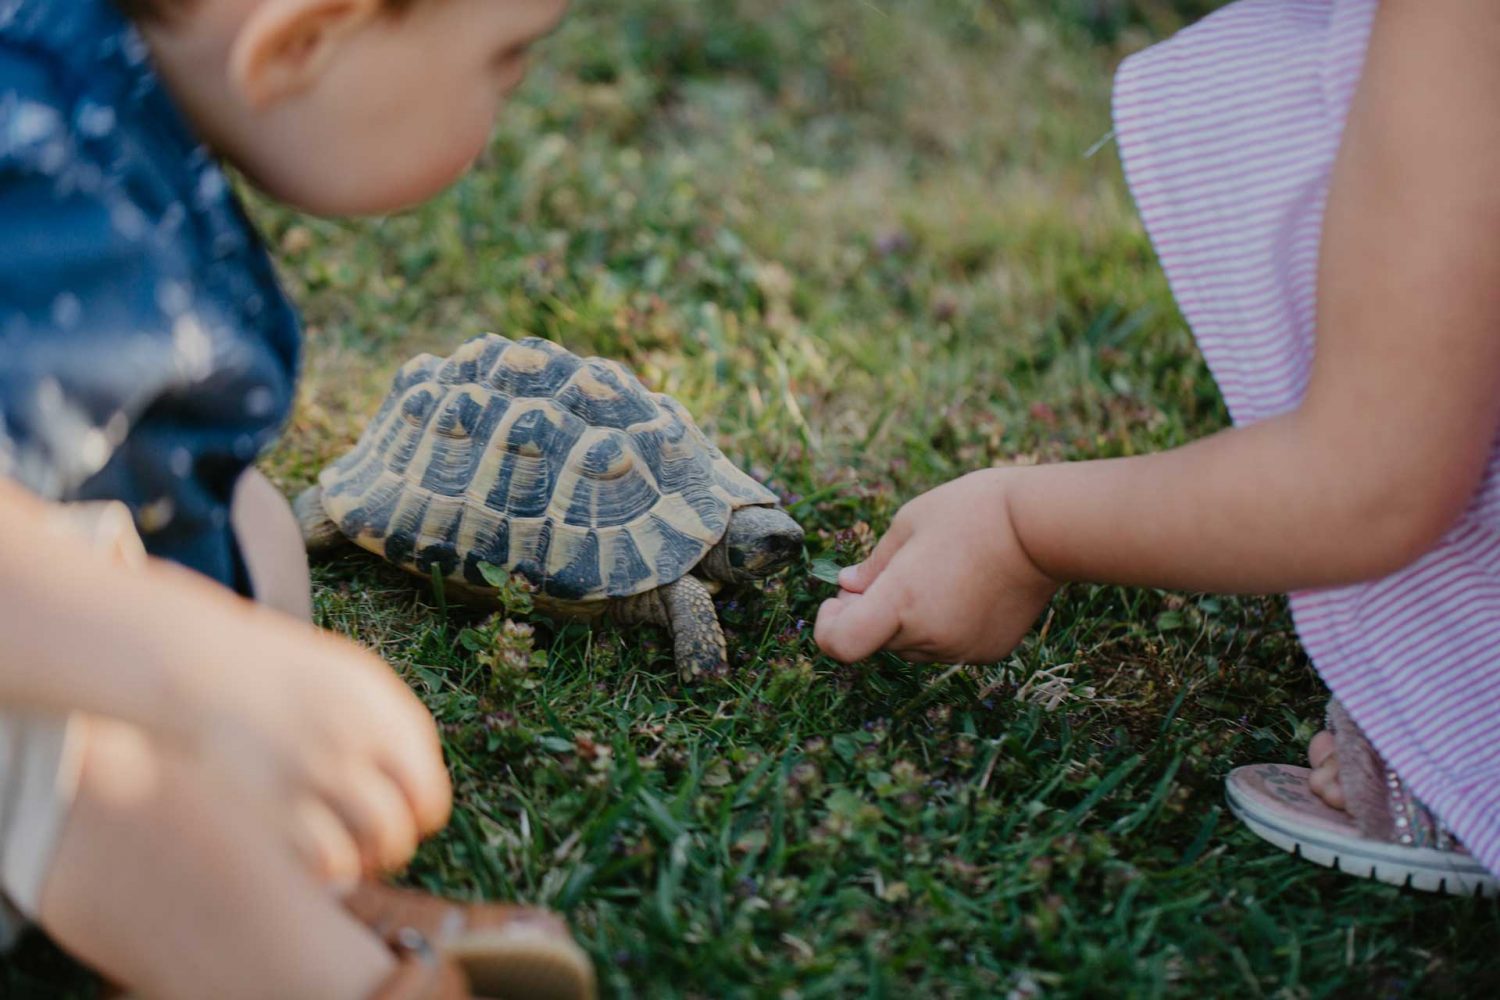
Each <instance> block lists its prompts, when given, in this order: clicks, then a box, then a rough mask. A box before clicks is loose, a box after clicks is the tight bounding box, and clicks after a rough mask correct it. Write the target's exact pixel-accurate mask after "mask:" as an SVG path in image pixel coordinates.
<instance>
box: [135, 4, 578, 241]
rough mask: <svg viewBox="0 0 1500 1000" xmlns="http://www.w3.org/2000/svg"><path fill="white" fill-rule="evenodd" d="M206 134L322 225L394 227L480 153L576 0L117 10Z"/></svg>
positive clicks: (259, 180)
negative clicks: (358, 218)
mask: <svg viewBox="0 0 1500 1000" xmlns="http://www.w3.org/2000/svg"><path fill="white" fill-rule="evenodd" d="M116 3H117V4H118V5H119V6H120V7H121V8H122V9H123V10H124V11H125V12H126V13H127V14H128V15H130V16H131V17H133V18H134V19H135V21H136V23H137V24H138V25H139V26H140V28H141V30H142V32H143V34H144V35H145V37H146V40H147V42H148V44H149V45H150V48H151V52H152V56H153V58H154V59H155V61H156V65H157V68H158V70H159V72H160V74H161V76H162V78H163V79H164V81H165V82H166V85H167V87H168V89H169V90H170V91H171V92H172V94H173V96H174V97H175V98H176V99H177V102H178V103H179V105H181V106H182V108H183V110H184V111H185V112H186V114H187V116H188V118H189V119H190V120H191V122H192V124H193V125H194V127H195V128H196V129H197V130H198V132H199V134H200V135H202V136H203V137H204V139H205V140H206V141H207V142H208V143H209V145H211V146H212V147H213V148H214V149H215V151H216V152H218V153H219V154H220V155H222V156H224V157H226V158H227V159H228V160H229V161H230V162H232V163H233V164H234V165H235V166H236V167H238V168H239V169H240V170H242V171H243V172H244V173H245V174H246V175H247V176H249V177H250V179H251V180H253V181H254V182H255V183H256V185H257V186H259V187H261V188H263V189H264V190H265V191H266V192H267V193H268V194H270V195H272V196H273V197H275V198H278V199H280V200H282V201H285V202H288V203H290V204H293V205H296V206H298V207H300V208H303V209H305V210H307V211H310V212H316V213H319V214H324V215H353V214H368V213H379V212H389V211H393V210H396V209H399V208H403V207H406V206H408V205H412V204H415V203H417V202H420V201H423V200H425V199H427V198H429V197H431V196H432V195H434V194H436V193H437V192H438V191H440V190H442V189H443V188H444V187H446V186H447V185H449V184H450V183H452V182H453V181H454V180H456V179H457V178H458V177H459V176H460V175H462V174H463V172H464V171H465V170H466V169H467V168H468V167H469V165H470V164H471V163H472V162H473V161H474V158H475V157H476V156H478V155H479V153H480V151H481V150H482V149H483V148H484V145H485V142H486V140H487V139H488V137H489V134H490V130H491V128H492V127H493V125H494V120H495V116H496V114H497V113H498V111H499V109H500V106H501V104H502V103H503V101H504V98H505V95H506V94H507V93H509V92H510V91H511V90H512V89H513V88H514V87H515V86H516V85H517V84H518V83H519V82H520V81H521V78H522V76H523V75H524V73H525V58H526V50H527V47H528V46H529V45H531V43H533V42H535V41H536V40H537V39H539V38H541V37H542V36H543V35H545V34H546V33H547V32H548V31H550V30H551V29H552V27H553V26H554V25H555V24H556V23H557V21H558V19H559V18H560V17H561V16H562V12H563V10H564V8H565V7H566V5H567V0H116Z"/></svg>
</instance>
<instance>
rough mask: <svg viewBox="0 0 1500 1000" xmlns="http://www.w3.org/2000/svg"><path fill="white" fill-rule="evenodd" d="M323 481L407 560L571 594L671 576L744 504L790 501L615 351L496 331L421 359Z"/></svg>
mask: <svg viewBox="0 0 1500 1000" xmlns="http://www.w3.org/2000/svg"><path fill="white" fill-rule="evenodd" d="M319 481H320V483H321V485H322V487H323V497H322V499H323V507H324V510H325V511H326V512H327V514H328V516H329V517H330V518H331V519H332V520H333V521H334V522H335V523H336V524H337V525H338V526H339V529H340V530H341V531H342V532H343V533H344V534H345V535H347V536H348V537H349V538H350V539H352V540H353V541H354V542H356V543H357V544H358V545H360V546H362V547H363V548H366V549H369V550H370V551H372V552H374V553H376V554H377V555H381V556H384V557H385V558H386V559H388V560H389V561H391V562H392V563H395V564H396V565H398V566H401V567H402V568H404V569H407V570H410V571H412V572H415V573H420V574H422V575H424V576H426V575H429V574H431V573H432V572H433V568H434V567H436V568H437V570H438V572H440V573H441V574H442V575H443V576H444V577H446V578H448V579H451V580H454V581H455V582H461V583H463V584H467V585H470V586H475V587H487V586H488V584H487V583H486V581H485V579H484V576H483V574H482V573H481V572H480V566H481V564H485V563H488V564H490V565H493V566H497V567H500V568H501V569H504V570H508V571H510V572H514V573H519V574H521V575H522V576H524V577H526V578H527V579H528V580H530V581H531V582H532V583H533V584H535V585H536V586H537V588H538V589H539V590H540V591H541V593H542V594H544V595H546V596H548V597H551V598H553V599H556V600H562V601H598V600H605V599H607V598H616V597H628V596H631V595H633V594H639V593H643V592H645V591H648V590H651V589H653V588H655V587H659V586H664V585H666V584H669V583H671V582H673V581H675V580H677V579H678V578H680V577H682V576H683V575H684V574H686V573H687V572H688V571H689V570H691V569H692V568H693V567H694V566H695V565H697V563H698V562H699V561H700V560H701V559H702V558H703V557H704V555H705V554H706V553H707V552H708V550H709V549H710V548H712V547H713V545H714V544H715V543H717V542H718V541H719V539H720V538H722V537H723V535H724V532H725V530H726V529H727V527H728V524H729V517H730V515H731V514H732V513H733V512H734V511H735V510H736V509H737V508H740V507H745V506H755V505H764V506H772V505H775V504H776V502H777V498H776V496H775V494H773V493H772V492H771V491H770V490H768V489H766V487H764V486H762V485H761V484H760V483H758V482H756V481H755V480H754V479H751V478H750V477H749V476H748V475H746V474H745V473H744V472H742V471H740V470H739V469H738V468H736V467H735V466H734V465H733V464H732V463H731V462H730V461H729V460H728V459H727V458H725V457H724V455H723V453H722V452H720V451H719V449H717V448H716V447H714V446H713V444H712V443H711V442H709V440H708V438H706V437H705V436H704V434H703V432H702V431H700V430H699V429H698V426H697V425H696V424H695V423H693V419H692V417H690V416H689V415H688V414H687V412H686V411H685V410H684V409H683V408H682V406H681V405H680V404H679V403H678V402H677V401H676V400H674V399H671V398H670V397H668V396H664V395H662V394H660V393H655V392H651V391H649V390H648V389H646V387H645V386H643V385H641V383H640V382H639V381H638V380H637V379H636V378H635V376H634V375H632V374H631V373H630V372H628V371H626V370H625V369H624V368H623V367H621V366H620V365H619V364H618V363H616V362H613V361H607V360H604V359H601V358H580V357H578V356H577V355H575V354H572V353H570V352H569V351H567V350H564V349H563V348H561V347H559V346H557V345H556V344H553V343H551V342H550V341H546V340H542V339H540V338H536V337H528V338H526V339H524V340H518V341H511V340H507V339H506V338H505V337H501V336H497V335H495V334H489V335H486V336H483V337H479V338H477V339H475V340H471V341H469V342H468V343H466V344H464V345H463V346H462V347H460V348H459V349H458V350H457V351H455V352H454V353H453V355H452V356H451V357H449V358H446V359H444V358H438V357H435V356H433V355H431V354H423V355H420V356H419V357H416V358H413V359H412V360H411V361H409V362H408V363H407V364H406V365H405V366H404V367H403V368H402V369H401V371H400V372H399V373H397V375H396V379H395V383H394V384H393V385H392V386H391V392H390V395H389V396H388V397H386V400H385V402H384V404H382V406H381V408H380V411H379V412H378V413H377V414H376V415H375V419H374V420H373V421H372V422H371V423H370V425H369V427H367V428H366V429H365V432H364V435H363V436H362V437H361V438H360V440H359V443H358V444H357V445H355V447H354V450H352V451H351V452H349V454H347V455H345V456H344V457H343V458H341V459H339V460H338V461H337V462H335V463H334V464H333V465H331V466H329V467H328V468H327V469H326V470H324V472H323V474H322V476H321V477H320V480H319Z"/></svg>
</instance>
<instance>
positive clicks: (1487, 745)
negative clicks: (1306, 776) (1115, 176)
mask: <svg viewBox="0 0 1500 1000" xmlns="http://www.w3.org/2000/svg"><path fill="white" fill-rule="evenodd" d="M1375 8H1376V0H1239V2H1237V3H1234V4H1232V5H1230V6H1228V7H1226V8H1224V9H1223V10H1221V11H1219V12H1217V13H1215V14H1213V15H1212V16H1210V17H1208V18H1206V19H1205V20H1204V21H1202V22H1201V23H1199V24H1197V25H1194V26H1193V27H1190V28H1188V29H1187V30H1185V31H1183V32H1181V33H1180V34H1179V35H1177V36H1176V37H1174V38H1172V39H1170V40H1168V41H1166V42H1163V43H1161V44H1159V45H1157V46H1154V47H1153V48H1151V49H1148V50H1147V51H1145V52H1142V53H1139V54H1137V55H1135V56H1133V57H1131V58H1130V59H1128V60H1127V61H1126V62H1125V64H1124V65H1123V66H1122V67H1121V69H1120V73H1119V77H1118V79H1117V81H1116V87H1115V107H1114V112H1115V126H1116V130H1117V132H1118V135H1119V143H1120V149H1121V155H1122V158H1123V160H1124V163H1125V173H1126V177H1127V179H1128V180H1129V183H1130V187H1131V191H1132V193H1133V194H1134V196H1135V199H1136V202H1137V204H1138V206H1139V208H1140V212H1141V215H1142V217H1143V219H1144V221H1145V225H1146V229H1147V231H1148V232H1149V234H1150V236H1151V240H1152V242H1153V244H1154V245H1155V247H1156V250H1157V253H1158V255H1159V256H1160V258H1161V262H1162V265H1163V267H1164V268H1165V270H1166V273H1167V277H1168V280H1169V281H1170V283H1171V287H1172V291H1173V293H1174V295H1175V296H1176V298H1177V302H1178V304H1179V306H1180V307H1181V309H1182V312H1183V315H1184V316H1185V317H1186V318H1187V321H1188V323H1189V324H1190V325H1191V327H1192V329H1193V332H1194V334H1195V336H1196V337H1197V340H1198V343H1199V345H1200V347H1201V348H1202V351H1203V354H1204V357H1205V358H1206V359H1207V362H1208V365H1209V368H1210V369H1211V370H1212V372H1213V375H1214V378H1215V380H1216V381H1217V382H1218V384H1219V388H1220V390H1221V391H1222V392H1223V394H1224V398H1225V400H1226V402H1227V403H1228V406H1229V411H1230V414H1231V415H1232V417H1233V419H1234V422H1235V423H1236V424H1249V423H1253V422H1255V421H1257V420H1262V419H1265V418H1266V417H1270V416H1274V415H1276V414H1279V413H1283V412H1286V411H1288V410H1291V409H1293V408H1295V407H1296V406H1297V404H1298V402H1299V400H1300V399H1301V398H1302V394H1303V391H1304V389H1305V388H1306V385H1307V377H1308V372H1309V368H1310V365H1311V362H1312V356H1313V343H1314V306H1315V301H1316V295H1317V274H1316V272H1317V256H1318V244H1319V238H1320V235H1321V229H1322V217H1323V208H1324V205H1325V202H1326V198H1327V195H1328V188H1329V179H1330V175H1331V173H1332V169H1333V161H1334V155H1335V153H1336V151H1337V148H1338V145H1339V140H1340V137H1341V134H1342V131H1343V126H1344V121H1345V118H1346V115H1347V112H1348V108H1349V104H1350V101H1351V98H1352V97H1353V94H1354V90H1355V88H1356V86H1357V84H1358V82H1359V78H1360V73H1361V70H1362V68H1363V64H1364V58H1365V52H1366V48H1367V45H1368V41H1369V37H1370V28H1371V24H1372V21H1373V19H1374V13H1375ZM1291 604H1292V611H1293V615H1294V617H1295V620H1296V623H1297V630H1298V633H1299V634H1300V636H1301V638H1302V641H1303V643H1304V645H1305V646H1306V647H1307V650H1308V653H1309V654H1310V655H1311V657H1312V661H1313V663H1314V665H1315V666H1316V667H1317V669H1318V672H1319V673H1320V674H1321V675H1322V677H1323V679H1324V680H1325V681H1326V682H1327V683H1328V686H1329V687H1330V688H1331V689H1332V690H1333V692H1334V693H1335V694H1336V695H1337V696H1338V698H1339V699H1340V700H1341V701H1342V702H1343V703H1344V705H1345V707H1346V708H1347V709H1348V710H1349V712H1350V714H1351V715H1352V716H1353V717H1354V719H1355V721H1356V722H1358V723H1359V725H1360V727H1361V728H1362V729H1363V730H1364V731H1365V733H1366V735H1367V736H1368V737H1369V738H1370V741H1371V742H1372V743H1373V744H1374V745H1375V747H1376V749H1378V750H1379V751H1380V753H1381V755H1382V756H1384V757H1385V759H1386V761H1387V762H1388V763H1389V764H1390V766H1391V767H1393V768H1395V769H1396V771H1397V772H1398V773H1400V774H1401V776H1402V777H1403V778H1404V779H1405V780H1406V782H1407V784H1408V785H1409V786H1410V787H1411V788H1412V789H1413V790H1414V791H1415V793H1416V794H1417V796H1418V797H1420V798H1421V799H1422V801H1423V802H1425V803H1426V804H1427V805H1428V806H1429V807H1430V808H1431V809H1433V811H1435V812H1436V813H1437V814H1438V816H1439V817H1440V818H1442V819H1443V820H1444V821H1445V822H1446V823H1447V824H1448V825H1449V826H1450V827H1451V828H1452V829H1453V830H1454V832H1456V833H1457V834H1458V836H1459V837H1460V838H1461V839H1462V840H1463V841H1464V843H1465V844H1466V845H1467V846H1468V848H1469V850H1470V851H1471V852H1472V853H1473V854H1474V855H1475V856H1476V858H1477V859H1478V860H1479V861H1480V862H1481V863H1482V864H1484V865H1485V867H1486V868H1488V869H1489V870H1490V871H1492V872H1497V873H1500V448H1497V449H1494V450H1492V451H1491V457H1490V465H1489V469H1488V471H1487V473H1486V476H1485V480H1484V483H1483V485H1482V487H1481V488H1480V490H1479V491H1478V493H1477V494H1476V495H1475V497H1474V499H1473V501H1472V502H1471V504H1470V505H1469V508H1468V510H1467V512H1466V513H1465V514H1464V516H1463V518H1462V520H1461V521H1460V522H1459V523H1458V524H1457V525H1456V526H1455V527H1454V528H1453V529H1452V530H1451V531H1450V532H1449V533H1448V534H1447V536H1446V537H1445V538H1444V539H1443V540H1442V542H1441V543H1440V544H1439V545H1438V546H1437V547H1436V548H1435V549H1434V550H1433V551H1432V552H1430V553H1429V554H1428V555H1427V556H1426V557H1424V558H1422V559H1420V560H1419V561H1417V562H1416V563H1415V564H1414V565H1412V566H1409V567H1408V568H1406V569H1404V570H1402V571H1401V572H1399V573H1396V574H1394V575H1392V576H1389V577H1386V578H1385V579H1382V580H1378V581H1375V582H1372V583H1365V584H1360V585H1358V586H1352V587H1341V588H1337V589H1332V590H1320V591H1310V592H1304V593H1297V594H1293V595H1292V598H1291Z"/></svg>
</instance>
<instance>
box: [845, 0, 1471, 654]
mask: <svg viewBox="0 0 1500 1000" xmlns="http://www.w3.org/2000/svg"><path fill="white" fill-rule="evenodd" d="M1497 429H1500V5H1496V4H1493V3H1472V2H1470V0H1385V2H1383V3H1382V4H1381V6H1380V10H1379V13H1378V15H1377V19H1376V24H1375V27H1374V33H1373V36H1372V39H1371V46H1370V51H1369V57H1368V61H1367V65H1366V70H1365V74H1364V78H1363V80H1362V82H1361V85H1360V89H1359V92H1358V94H1357V96H1356V99H1355V101H1354V105H1353V107H1352V109H1351V111H1350V118H1349V122H1348V127H1347V130H1346V133H1345V137H1344V142H1343V146H1342V148H1341V150H1340V154H1339V158H1338V162H1337V164H1336V167H1335V173H1334V178H1333V189H1332V192H1331V195H1330V200H1329V205H1328V210H1327V216H1326V218H1325V225H1324V238H1323V246H1322V259H1321V262H1320V271H1319V316H1318V339H1317V357H1316V359H1315V362H1314V365H1313V371H1312V375H1311V379H1310V382H1309V386H1308V391H1307V394H1306V397H1305V399H1304V401H1303V404H1302V405H1301V406H1300V407H1299V408H1298V409H1297V410H1296V411H1295V412H1292V413H1289V414H1287V415H1285V416H1282V417H1279V418H1276V419H1273V420H1267V421H1264V422H1262V423H1259V424H1256V425H1253V426H1250V427H1245V428H1240V429H1235V430H1230V431H1226V432H1224V433H1221V434H1218V435H1216V436H1214V437H1212V438H1209V439H1206V440H1203V441H1200V442H1197V443H1194V444H1192V445H1189V446H1187V447H1184V448H1179V449H1176V450H1174V451H1170V452H1166V453H1162V454H1158V455H1149V456H1142V457H1138V458H1127V459H1117V460H1111V461H1101V462H1083V463H1076V464H1069V465H1056V466H1046V467H1041V468H1025V469H995V470H986V471H984V472H980V473H975V474H973V475H971V476H967V477H965V478H963V479H960V480H957V481H955V482H953V483H950V484H948V485H946V486H943V487H940V488H938V489H936V490H934V491H932V492H931V493H928V494H926V495H924V496H922V497H919V498H918V499H917V500H915V501H913V502H912V503H911V504H909V505H908V506H907V507H906V508H904V509H903V510H902V512H901V514H900V515H898V517H897V520H896V523H895V524H894V525H893V526H892V530H891V532H890V533H889V534H888V535H887V536H886V537H885V538H884V539H882V540H881V544H880V545H879V546H878V547H877V549H876V551H875V553H874V554H873V555H872V556H871V558H870V559H869V560H867V561H866V562H865V563H863V564H862V565H860V566H858V567H854V568H851V569H850V570H847V571H845V574H844V576H842V577H841V579H840V583H841V585H842V586H843V588H844V592H843V593H841V594H840V596H839V597H838V598H837V599H835V600H833V601H830V602H828V603H827V604H826V605H825V606H824V608H823V609H822V611H821V612H820V614H819V619H818V628H817V636H818V640H819V642H820V643H821V644H822V645H823V646H824V648H825V649H827V650H828V651H829V652H830V653H831V654H833V655H834V656H837V657H839V658H841V659H846V660H852V659H858V658H860V657H863V656H866V655H868V654H869V653H871V652H873V651H874V650H876V649H878V648H881V647H882V646H885V647H887V648H890V649H893V650H895V651H898V652H903V653H906V654H908V655H911V656H913V657H914V658H943V659H966V660H985V659H993V658H995V657H997V656H1000V655H1003V654H1004V653H1005V652H1007V651H1008V650H1009V649H1010V648H1011V647H1012V646H1013V645H1014V644H1015V643H1016V642H1017V641H1018V640H1019V638H1020V636H1021V635H1022V634H1023V633H1024V631H1025V629H1026V628H1027V627H1029V625H1030V624H1031V621H1032V620H1033V619H1034V617H1035V615H1036V614H1037V613H1038V611H1039V610H1040V609H1041V607H1042V606H1043V605H1044V604H1045V603H1046V600H1047V599H1048V597H1050V595H1051V593H1052V589H1053V588H1054V587H1055V585H1056V583H1057V582H1058V581H1064V580H1091V581H1097V582H1110V583H1122V584H1141V585H1149V586H1159V587H1171V588H1184V589H1199V590H1215V591H1225V592H1265V591H1282V590H1294V589H1301V588H1307V587H1317V586H1329V585H1336V584H1341V583H1350V582H1354V581H1358V580H1364V579H1371V578H1376V577H1379V576H1382V575H1384V574H1387V573H1390V572H1393V571H1394V570H1396V569H1398V568H1400V567H1401V566H1404V565H1406V564H1407V563H1409V562H1411V561H1412V560H1413V559H1415V558H1417V557H1418V556H1419V555H1421V554H1422V553H1423V552H1424V551H1426V550H1427V549H1428V548H1430V547H1431V546H1432V545H1433V544H1434V543H1435V541H1436V540H1437V539H1438V538H1439V537H1441V535H1442V533H1443V532H1444V531H1446V530H1447V529H1448V528H1449V527H1450V526H1451V525H1452V523H1453V521H1454V519H1455V518H1456V517H1457V516H1458V514H1459V513H1460V512H1461V511H1462V510H1463V508H1464V505H1465V504H1466V503H1467V502H1468V500H1469V499H1470V497H1471V496H1472V495H1473V493H1474V490H1475V488H1476V487H1477V485H1478V483H1479V481H1480V478H1481V477H1482V475H1483V472H1484V468H1485V462H1486V457H1487V455H1488V453H1489V448H1490V446H1491V443H1492V442H1493V440H1494V438H1495V434H1496V431H1497ZM997 529H998V530H997Z"/></svg>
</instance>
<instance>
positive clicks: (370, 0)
mask: <svg viewBox="0 0 1500 1000" xmlns="http://www.w3.org/2000/svg"><path fill="white" fill-rule="evenodd" d="M379 6H380V4H379V0H265V2H264V3H261V4H260V5H259V6H257V7H256V8H255V10H254V12H253V13H252V14H251V15H250V16H249V18H247V19H246V21H245V24H244V26H243V27H241V28H240V32H239V36H238V37H237V38H236V39H235V41H234V47H233V48H232V49H231V50H230V53H229V74H230V82H231V83H232V84H233V85H234V87H235V89H236V90H237V91H238V92H239V93H240V95H241V96H242V97H243V98H244V99H245V101H246V102H247V103H248V104H249V105H250V106H251V107H252V108H253V109H255V110H256V111H264V110H265V109H266V108H269V107H271V106H272V105H275V104H277V103H280V102H281V101H283V100H286V99H287V98H289V97H292V96H295V95H296V94H299V93H301V92H302V91H304V90H307V89H308V88H309V87H311V86H312V85H313V84H314V83H316V82H317V80H318V77H319V76H321V75H322V73H323V71H324V69H326V68H327V66H328V63H329V61H330V60H331V58H332V56H333V55H334V53H335V52H336V51H337V49H338V46H339V43H340V41H341V40H343V38H345V37H346V36H347V35H349V34H350V33H351V32H353V31H354V30H356V29H357V28H359V27H361V26H363V25H364V24H365V23H366V22H367V21H368V20H369V19H370V18H371V17H373V16H375V15H376V14H377V13H378V10H379Z"/></svg>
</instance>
